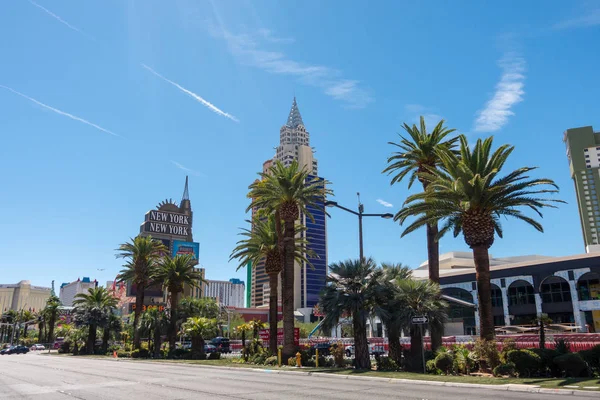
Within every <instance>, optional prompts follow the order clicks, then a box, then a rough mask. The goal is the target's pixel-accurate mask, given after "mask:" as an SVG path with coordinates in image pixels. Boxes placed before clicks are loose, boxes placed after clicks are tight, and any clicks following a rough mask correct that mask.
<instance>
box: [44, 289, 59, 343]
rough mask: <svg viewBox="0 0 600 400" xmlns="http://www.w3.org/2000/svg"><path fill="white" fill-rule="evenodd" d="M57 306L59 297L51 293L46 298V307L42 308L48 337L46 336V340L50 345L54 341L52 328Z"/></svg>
mask: <svg viewBox="0 0 600 400" xmlns="http://www.w3.org/2000/svg"><path fill="white" fill-rule="evenodd" d="M59 307H60V299H59V298H58V297H57V296H56V295H51V296H50V297H49V298H48V300H46V307H44V310H43V313H44V317H45V320H46V321H47V322H48V337H47V338H46V341H47V342H48V343H49V345H50V346H52V344H53V343H54V328H55V326H56V320H57V318H58V308H59Z"/></svg>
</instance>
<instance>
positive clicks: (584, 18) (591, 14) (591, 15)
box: [554, 3, 600, 29]
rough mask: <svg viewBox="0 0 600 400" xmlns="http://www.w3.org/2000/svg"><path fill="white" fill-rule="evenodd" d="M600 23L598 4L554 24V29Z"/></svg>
mask: <svg viewBox="0 0 600 400" xmlns="http://www.w3.org/2000/svg"><path fill="white" fill-rule="evenodd" d="M597 25H600V6H598V5H597V3H596V7H595V8H591V9H587V10H585V12H583V13H582V14H581V15H580V16H578V17H574V18H570V19H566V20H564V21H561V22H559V23H557V24H555V25H554V29H570V28H589V27H591V26H597Z"/></svg>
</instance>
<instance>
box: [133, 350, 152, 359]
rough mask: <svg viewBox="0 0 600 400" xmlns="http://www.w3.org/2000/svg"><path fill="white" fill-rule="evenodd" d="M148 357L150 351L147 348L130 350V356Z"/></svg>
mask: <svg viewBox="0 0 600 400" xmlns="http://www.w3.org/2000/svg"><path fill="white" fill-rule="evenodd" d="M148 357H150V352H149V351H148V349H144V348H142V349H140V350H133V351H132V352H131V358H148Z"/></svg>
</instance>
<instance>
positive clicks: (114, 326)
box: [102, 310, 123, 353]
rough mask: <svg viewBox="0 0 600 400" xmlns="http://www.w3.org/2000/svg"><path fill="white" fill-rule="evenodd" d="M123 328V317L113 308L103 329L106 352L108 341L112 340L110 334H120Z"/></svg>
mask: <svg viewBox="0 0 600 400" xmlns="http://www.w3.org/2000/svg"><path fill="white" fill-rule="evenodd" d="M122 329H123V321H121V318H119V316H118V315H117V314H115V313H114V310H111V311H110V312H109V314H108V321H107V322H106V324H105V325H104V328H103V330H102V351H103V352H104V353H106V352H107V351H108V341H109V340H110V335H111V334H112V335H113V337H114V336H115V335H119V333H121V330H122ZM117 337H118V336H117Z"/></svg>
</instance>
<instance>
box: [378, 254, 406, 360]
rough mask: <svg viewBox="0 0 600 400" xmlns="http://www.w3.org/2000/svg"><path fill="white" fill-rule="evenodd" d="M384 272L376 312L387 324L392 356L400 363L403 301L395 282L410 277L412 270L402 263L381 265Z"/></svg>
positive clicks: (384, 323) (385, 324)
mask: <svg viewBox="0 0 600 400" xmlns="http://www.w3.org/2000/svg"><path fill="white" fill-rule="evenodd" d="M381 267H382V268H381V269H382V274H381V277H380V282H379V285H380V286H381V289H380V290H379V292H378V298H377V304H376V307H375V314H376V315H378V316H379V319H381V322H382V323H383V325H384V326H385V329H386V332H387V336H388V340H389V346H390V349H389V354H390V357H391V358H392V359H393V360H394V361H396V362H397V363H398V365H400V362H401V360H402V348H401V346H400V331H401V330H402V326H403V323H404V321H403V319H402V318H403V314H402V306H403V304H402V301H401V300H400V296H399V292H398V287H397V286H396V284H395V282H396V280H398V279H410V277H411V276H412V272H411V270H410V269H409V268H408V267H406V266H403V265H402V264H387V263H383V264H382V265H381Z"/></svg>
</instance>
